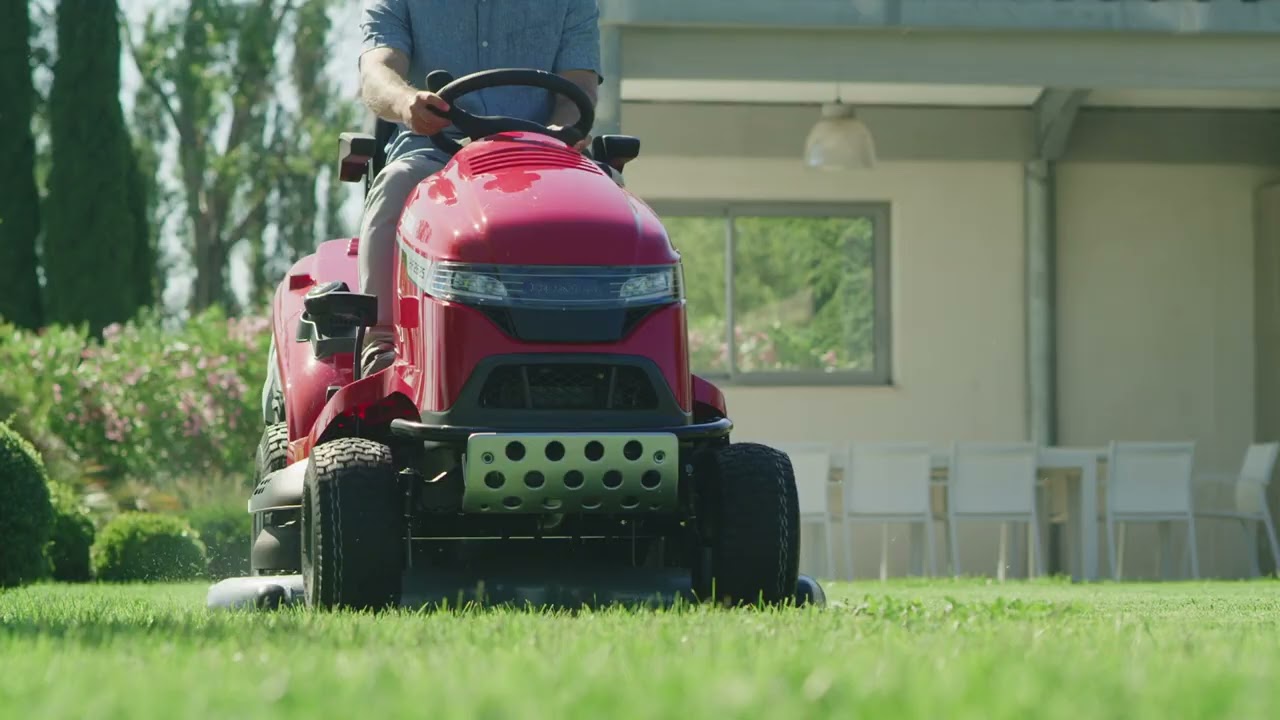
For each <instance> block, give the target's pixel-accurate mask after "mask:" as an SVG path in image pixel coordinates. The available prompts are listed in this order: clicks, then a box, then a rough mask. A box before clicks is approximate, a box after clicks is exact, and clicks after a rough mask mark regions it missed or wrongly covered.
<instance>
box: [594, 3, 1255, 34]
mask: <svg viewBox="0 0 1280 720" xmlns="http://www.w3.org/2000/svg"><path fill="white" fill-rule="evenodd" d="M600 9H601V20H602V22H603V23H605V24H608V25H629V26H648V27H709V28H716V27H718V28H729V27H736V28H750V27H755V28H767V29H783V28H789V29H806V28H812V29H826V30H830V29H846V30H847V29H888V30H905V29H915V30H1017V31H1040V30H1050V31H1061V30H1075V31H1090V32H1098V31H1105V32H1134V33H1170V34H1173V33H1176V34H1183V35H1184V34H1188V33H1214V34H1224V33H1230V34H1248V35H1255V34H1265V33H1277V32H1280V4H1278V3H1274V2H1241V1H1240V0H1215V1H1214V2H1202V1H1201V0H1162V1H1160V2H1156V1H1147V2H1108V1H1106V0H1016V1H1015V0H857V2H853V1H852V0H786V1H785V2H780V1H779V0H698V1H697V2H689V0H600Z"/></svg>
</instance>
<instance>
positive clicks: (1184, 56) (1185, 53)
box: [622, 3, 1280, 90]
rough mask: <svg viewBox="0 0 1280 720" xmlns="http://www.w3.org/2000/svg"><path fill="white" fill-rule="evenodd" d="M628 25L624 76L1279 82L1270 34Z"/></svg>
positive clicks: (1191, 85) (1216, 84)
mask: <svg viewBox="0 0 1280 720" xmlns="http://www.w3.org/2000/svg"><path fill="white" fill-rule="evenodd" d="M689 4H690V5H697V3H689ZM1276 4H1277V5H1280V3H1276ZM623 34H624V36H625V45H624V47H623V50H622V55H623V63H624V65H625V66H626V76H627V78H637V79H654V80H751V81H762V80H774V81H783V82H786V81H800V82H810V83H813V82H829V83H838V82H854V81H856V82H863V83H903V84H930V85H946V84H961V85H995V86H1001V87H1035V88H1039V87H1063V88H1073V87H1090V88H1094V89H1133V88H1147V89H1204V90H1280V52H1276V46H1277V42H1276V38H1275V37H1274V36H1268V35H1258V36H1247V35H1239V36H1206V35H1187V36H1177V37H1175V36H1162V35H1141V34H1120V33H1077V32H1060V33H1030V32H1028V33H1010V32H974V31H956V32H917V33H902V32H884V31H870V30H840V29H827V30H794V29H793V30H786V29H779V30H772V31H766V30H759V29H727V30H719V29H691V28H663V29H658V28H644V27H638V28H633V27H626V28H623Z"/></svg>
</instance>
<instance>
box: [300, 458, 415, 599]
mask: <svg viewBox="0 0 1280 720" xmlns="http://www.w3.org/2000/svg"><path fill="white" fill-rule="evenodd" d="M300 514H301V520H302V527H301V532H302V582H303V588H304V590H305V593H306V600H307V605H308V606H310V607H319V608H325V609H332V608H338V607H344V608H351V609H357V610H362V609H381V608H385V607H389V606H392V605H395V604H397V603H398V602H399V600H400V583H401V573H402V570H403V567H404V554H405V552H404V528H405V522H404V509H403V503H402V501H401V497H400V493H399V491H398V483H397V482H396V473H395V467H394V465H393V464H392V461H391V450H390V448H388V447H387V446H385V445H381V444H379V443H376V442H372V441H370V440H364V439H361V438H342V439H339V440H334V441H332V442H327V443H325V444H323V445H320V446H319V447H317V448H316V449H315V452H314V454H313V455H312V457H311V459H310V460H309V461H308V465H307V474H306V479H305V480H304V484H303V491H302V512H301V513H300Z"/></svg>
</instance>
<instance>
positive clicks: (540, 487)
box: [462, 433, 680, 514]
mask: <svg viewBox="0 0 1280 720" xmlns="http://www.w3.org/2000/svg"><path fill="white" fill-rule="evenodd" d="M678 453H679V445H678V442H677V440H676V437H675V436H674V435H671V434H668V433H572V434H553V433H547V434H542V433H485V434H476V435H472V436H471V437H470V438H469V439H468V440H467V455H466V462H465V475H464V479H465V486H466V490H465V492H464V493H463V496H462V509H463V511H464V512H475V513H491V514H508V513H512V514H513V513H534V514H541V513H581V512H588V513H654V512H663V511H669V510H675V509H676V508H677V507H678V495H679V493H678V489H679V488H678V486H679V479H680V463H679V462H678V460H679V454H678Z"/></svg>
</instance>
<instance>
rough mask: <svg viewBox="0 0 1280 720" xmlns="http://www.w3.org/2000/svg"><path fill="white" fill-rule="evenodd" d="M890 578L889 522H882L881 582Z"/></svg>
mask: <svg viewBox="0 0 1280 720" xmlns="http://www.w3.org/2000/svg"><path fill="white" fill-rule="evenodd" d="M888 579H889V523H880V582H884V581H886V580H888Z"/></svg>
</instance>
